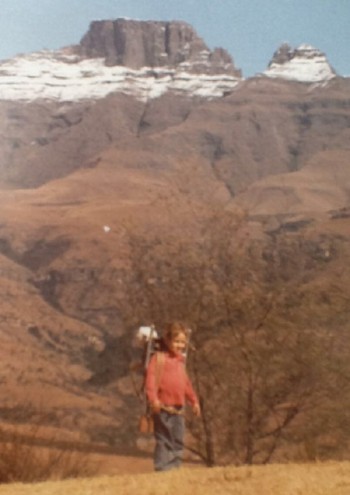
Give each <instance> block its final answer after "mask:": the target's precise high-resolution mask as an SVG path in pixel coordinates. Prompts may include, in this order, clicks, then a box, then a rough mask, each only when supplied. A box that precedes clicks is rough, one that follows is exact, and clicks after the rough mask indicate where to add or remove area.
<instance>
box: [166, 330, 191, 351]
mask: <svg viewBox="0 0 350 495" xmlns="http://www.w3.org/2000/svg"><path fill="white" fill-rule="evenodd" d="M186 345H187V337H186V335H185V334H184V333H179V334H178V335H177V336H176V337H174V338H173V339H172V340H170V341H169V342H168V347H169V350H170V351H171V352H173V353H174V354H183V353H184V351H185V349H186Z"/></svg>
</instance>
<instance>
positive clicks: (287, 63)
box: [263, 44, 336, 83]
mask: <svg viewBox="0 0 350 495" xmlns="http://www.w3.org/2000/svg"><path fill="white" fill-rule="evenodd" d="M263 75H264V76H267V77H271V78H281V79H286V80H289V81H299V82H304V83H317V82H324V81H329V80H330V79H333V78H334V77H336V73H335V71H334V69H333V68H332V67H331V66H330V64H329V62H328V60H327V58H326V56H325V54H324V53H322V52H321V51H320V50H318V49H317V48H314V47H313V46H311V45H307V44H303V45H300V46H299V47H298V48H296V49H292V48H291V47H290V46H289V45H288V44H283V45H282V46H281V47H280V48H279V49H278V50H277V52H275V54H274V56H273V58H272V60H271V62H270V64H269V67H268V69H267V70H266V71H264V72H263Z"/></svg>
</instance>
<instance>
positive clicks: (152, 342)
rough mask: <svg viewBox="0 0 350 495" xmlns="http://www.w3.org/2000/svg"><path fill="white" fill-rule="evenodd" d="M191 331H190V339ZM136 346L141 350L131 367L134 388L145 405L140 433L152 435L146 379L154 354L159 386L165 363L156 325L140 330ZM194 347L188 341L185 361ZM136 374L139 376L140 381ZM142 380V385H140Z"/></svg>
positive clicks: (137, 333) (136, 338) (140, 421)
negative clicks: (189, 350) (190, 349)
mask: <svg viewBox="0 0 350 495" xmlns="http://www.w3.org/2000/svg"><path fill="white" fill-rule="evenodd" d="M190 334H191V331H189V337H190ZM135 344H136V347H137V348H138V350H139V353H141V355H139V357H138V359H137V360H136V361H134V363H133V364H132V365H131V367H130V370H131V372H132V373H131V378H132V381H133V386H134V389H135V392H136V395H137V396H138V398H139V399H140V402H141V403H142V404H143V408H144V412H143V413H142V414H141V417H140V419H139V427H138V429H139V432H141V433H152V432H153V416H152V413H151V410H150V407H149V404H148V402H147V398H146V394H145V378H146V371H147V368H148V365H149V362H150V360H151V358H152V356H153V355H154V354H156V355H157V364H156V382H157V383H158V384H159V381H160V377H161V374H162V367H163V363H164V354H163V352H160V351H161V350H162V349H163V348H164V345H163V342H162V339H161V338H160V336H159V334H158V332H157V330H156V329H155V327H154V325H151V326H141V327H139V328H138V330H137V332H136V336H135ZM190 347H192V346H190V343H189V338H188V341H187V347H186V349H185V356H184V357H185V360H186V358H187V354H188V349H189V348H190ZM135 374H137V375H138V380H137V377H136V376H135ZM140 379H141V384H140Z"/></svg>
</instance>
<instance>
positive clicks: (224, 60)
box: [78, 19, 241, 77]
mask: <svg viewBox="0 0 350 495" xmlns="http://www.w3.org/2000/svg"><path fill="white" fill-rule="evenodd" d="M78 53H79V54H80V55H83V56H85V57H88V58H96V57H102V58H104V59H105V63H106V65H109V66H114V65H123V66H125V67H130V68H132V69H140V68H141V67H153V68H154V67H183V68H186V70H189V71H191V72H195V73H206V74H217V73H230V74H233V75H235V76H236V77H240V76H241V73H240V71H239V70H237V69H236V68H235V67H234V64H233V61H232V58H231V56H230V55H229V54H228V53H227V52H226V51H225V50H223V49H216V50H214V51H213V52H211V51H210V50H209V49H208V47H207V45H206V44H205V43H204V41H203V40H202V39H201V38H200V37H199V36H198V35H197V33H196V32H195V31H194V29H193V28H192V27H191V26H190V25H189V24H187V23H185V22H156V21H132V20H126V19H117V20H114V21H95V22H92V23H91V25H90V29H89V31H88V32H87V33H86V35H85V36H84V37H83V39H82V40H81V42H80V46H79V48H78Z"/></svg>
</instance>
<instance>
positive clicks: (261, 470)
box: [0, 462, 350, 495]
mask: <svg viewBox="0 0 350 495" xmlns="http://www.w3.org/2000/svg"><path fill="white" fill-rule="evenodd" d="M117 493H119V494H122V495H173V494H174V495H178V494H180V493H181V495H212V494H215V495H225V494H234V495H349V494H350V462H329V463H313V464H288V465H283V464H275V465H268V466H253V467H246V466H244V467H224V468H212V469H208V468H197V469H196V468H192V469H188V468H183V469H180V470H178V471H173V472H168V473H149V474H136V475H131V474H130V475H118V476H101V477H96V478H82V479H74V480H67V481H57V482H54V481H49V482H44V483H33V484H21V483H15V484H12V485H2V486H0V495H4V494H6V495H7V494H8V495H34V494H35V495H62V494H64V495H99V494H101V495H102V494H103V495H115V494H117Z"/></svg>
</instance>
